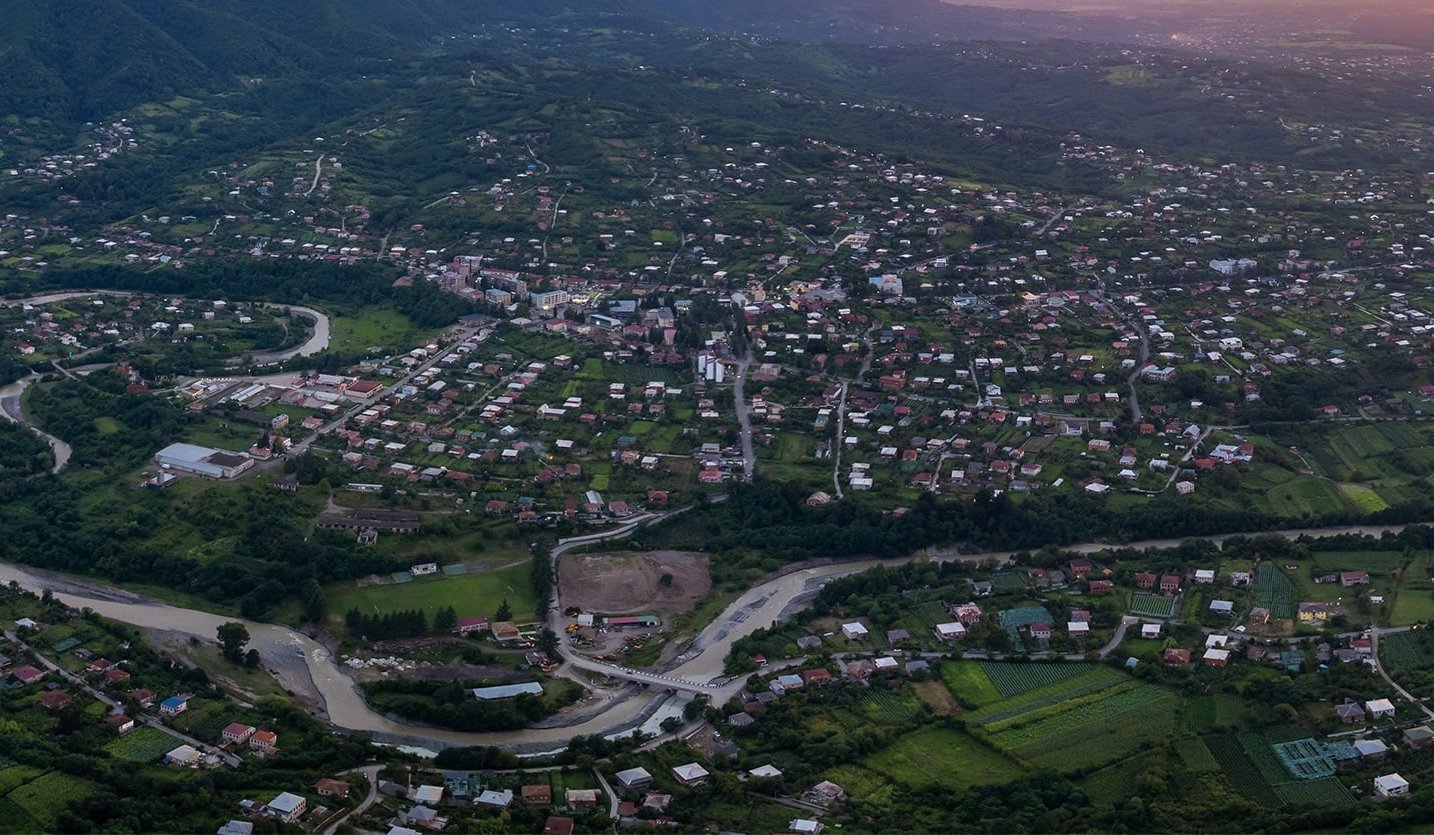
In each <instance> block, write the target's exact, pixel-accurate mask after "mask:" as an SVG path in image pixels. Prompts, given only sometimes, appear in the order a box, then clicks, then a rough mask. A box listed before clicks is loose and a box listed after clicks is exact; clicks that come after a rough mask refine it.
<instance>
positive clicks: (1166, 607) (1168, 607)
mask: <svg viewBox="0 0 1434 835" xmlns="http://www.w3.org/2000/svg"><path fill="white" fill-rule="evenodd" d="M1130 613H1131V614H1132V615H1141V616H1143V617H1150V618H1168V617H1174V615H1175V598H1174V597H1165V596H1163V595H1159V594H1149V593H1147V592H1143V591H1138V592H1136V593H1135V595H1134V596H1133V597H1132V599H1131V601H1130Z"/></svg>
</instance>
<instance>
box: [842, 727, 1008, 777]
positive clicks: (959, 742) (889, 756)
mask: <svg viewBox="0 0 1434 835" xmlns="http://www.w3.org/2000/svg"><path fill="white" fill-rule="evenodd" d="M865 765H866V767H867V768H868V769H870V770H872V771H874V772H876V773H878V774H882V775H885V776H886V777H889V778H891V779H892V780H894V781H896V782H898V783H902V784H904V785H907V786H910V787H912V788H948V789H963V788H969V787H971V786H988V785H994V784H997V783H1005V782H1008V781H1010V780H1014V779H1016V778H1018V777H1020V776H1021V773H1022V769H1021V766H1020V765H1019V764H1018V763H1016V762H1015V761H1013V760H1011V759H1009V758H1008V757H1006V756H1004V755H1002V754H1000V753H998V752H996V751H993V750H991V749H990V748H987V747H986V746H984V745H982V744H981V743H980V742H978V741H977V740H975V739H973V738H972V737H971V736H969V735H967V734H964V733H961V732H960V731H953V730H948V729H945V728H924V729H922V730H919V731H913V732H911V733H909V734H906V735H905V736H903V737H901V738H900V739H898V740H897V741H896V742H894V743H892V744H891V745H888V746H887V747H886V748H883V749H882V750H880V751H878V752H877V753H875V754H873V755H871V756H870V757H867V759H866V763H865Z"/></svg>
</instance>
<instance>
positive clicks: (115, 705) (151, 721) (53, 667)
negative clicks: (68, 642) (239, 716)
mask: <svg viewBox="0 0 1434 835" xmlns="http://www.w3.org/2000/svg"><path fill="white" fill-rule="evenodd" d="M5 638H6V640H8V641H10V643H12V644H14V645H15V646H17V647H20V648H21V649H23V650H25V651H26V652H28V653H30V654H31V655H33V656H34V657H35V659H36V660H38V661H39V662H40V666H42V667H44V668H45V669H47V670H49V671H50V672H52V673H54V674H56V675H58V676H59V677H61V678H63V679H64V680H66V681H68V682H70V683H71V684H73V685H75V686H77V687H79V688H80V689H81V690H83V691H85V692H86V693H88V694H89V695H90V697H91V698H93V699H95V700H96V701H98V702H100V703H102V704H104V705H106V706H107V707H109V708H110V710H112V711H116V712H123V711H124V705H122V704H120V703H119V702H117V701H115V700H114V699H112V698H110V697H109V696H108V695H106V694H105V693H102V692H101V691H99V690H96V689H95V688H93V687H91V686H90V685H89V682H87V681H85V680H84V679H83V678H80V677H79V676H77V675H75V674H74V673H72V672H70V671H68V670H66V669H64V668H63V667H61V666H60V665H59V664H56V663H55V662H54V661H51V660H50V659H49V657H47V656H45V655H41V654H40V653H39V652H37V651H36V650H35V649H34V648H33V647H31V646H30V645H29V644H27V643H25V642H24V641H22V640H20V638H19V636H17V635H16V634H15V633H14V632H10V631H8V630H7V631H6V632H5ZM135 718H136V720H137V721H140V722H143V723H145V724H146V725H148V726H150V727H151V728H154V729H155V730H157V731H161V732H163V733H165V734H167V735H169V736H171V737H174V738H175V739H177V740H179V741H180V742H183V743H185V744H187V745H191V746H193V747H194V748H195V749H197V750H199V751H203V752H205V753H207V754H214V755H215V756H217V757H219V758H221V759H223V760H224V762H226V763H228V764H229V765H230V766H234V767H238V765H239V764H240V762H241V760H240V759H239V758H238V757H237V756H235V755H233V754H230V753H228V752H225V751H221V750H219V749H218V748H215V747H214V746H213V745H210V744H208V743H206V742H201V741H199V740H197V739H195V738H194V737H192V736H189V735H187V734H183V733H180V732H179V731H177V730H175V729H174V728H171V727H169V726H168V725H166V724H164V723H163V722H161V721H159V719H158V718H156V717H154V716H151V715H150V714H147V713H142V714H140V715H139V716H137V717H135Z"/></svg>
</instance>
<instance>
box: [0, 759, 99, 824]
mask: <svg viewBox="0 0 1434 835" xmlns="http://www.w3.org/2000/svg"><path fill="white" fill-rule="evenodd" d="M98 789H99V787H98V786H96V785H95V784H94V783H91V782H90V781H88V780H83V779H81V778H79V777H72V776H70V775H68V774H62V773H60V772H58V771H51V772H50V773H48V774H46V775H44V776H43V777H37V778H35V779H34V780H31V781H30V782H28V783H26V784H25V785H23V786H21V787H20V788H18V789H15V790H14V791H12V792H10V794H9V795H7V797H8V799H9V800H10V801H11V802H13V803H14V804H15V805H16V806H19V807H20V808H21V809H24V810H25V814H27V815H29V816H30V817H31V818H33V819H34V820H35V822H36V823H39V824H41V825H42V826H44V827H45V828H46V829H49V830H51V831H54V826H55V817H56V815H58V814H59V813H60V812H61V811H63V810H64V809H65V808H67V807H69V806H70V805H72V804H74V803H76V802H78V801H80V800H83V799H84V798H86V797H89V796H90V795H92V794H94V793H95V792H96V791H97V790H98Z"/></svg>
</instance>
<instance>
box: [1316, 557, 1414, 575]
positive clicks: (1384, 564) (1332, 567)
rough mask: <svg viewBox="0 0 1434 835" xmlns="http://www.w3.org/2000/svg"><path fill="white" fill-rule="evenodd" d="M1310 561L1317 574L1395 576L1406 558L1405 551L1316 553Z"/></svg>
mask: <svg viewBox="0 0 1434 835" xmlns="http://www.w3.org/2000/svg"><path fill="white" fill-rule="evenodd" d="M1310 560H1311V562H1313V563H1314V567H1315V573H1325V572H1333V571H1358V570H1364V571H1368V572H1369V573H1370V574H1393V573H1394V572H1395V571H1396V570H1398V569H1399V568H1400V567H1402V566H1403V565H1404V562H1405V560H1406V557H1405V556H1404V552H1403V551H1315V552H1313V553H1311V554H1310Z"/></svg>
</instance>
